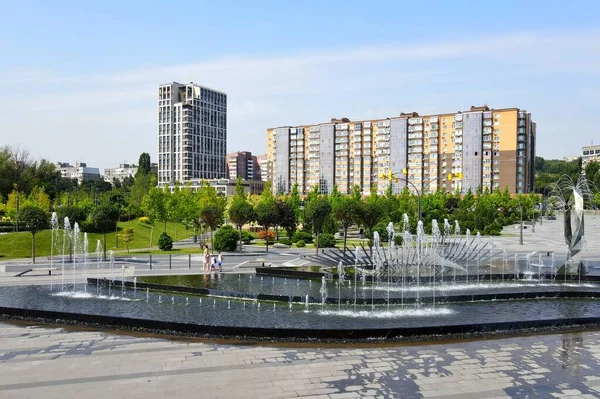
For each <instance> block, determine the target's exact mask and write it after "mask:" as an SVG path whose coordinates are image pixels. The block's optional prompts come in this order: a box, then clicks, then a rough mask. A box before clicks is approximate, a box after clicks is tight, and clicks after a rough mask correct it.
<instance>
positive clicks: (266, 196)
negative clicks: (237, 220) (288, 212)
mask: <svg viewBox="0 0 600 399" xmlns="http://www.w3.org/2000/svg"><path fill="white" fill-rule="evenodd" d="M255 213H256V222H257V223H258V224H259V225H260V226H261V227H262V228H263V229H264V231H265V237H267V234H269V229H270V228H271V227H272V226H274V225H275V224H276V223H277V204H276V202H275V197H273V192H272V189H271V183H270V182H267V183H265V187H264V189H263V192H262V194H261V196H260V200H259V201H258V203H257V204H256V207H255ZM265 243H266V247H267V253H269V242H268V240H265Z"/></svg>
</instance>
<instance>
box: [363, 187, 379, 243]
mask: <svg viewBox="0 0 600 399" xmlns="http://www.w3.org/2000/svg"><path fill="white" fill-rule="evenodd" d="M383 214H384V209H383V203H382V201H380V200H379V196H378V195H377V190H376V189H375V187H373V188H372V189H371V195H370V196H369V197H367V198H366V199H365V200H364V201H363V202H362V203H361V207H360V211H359V220H360V222H361V223H362V225H363V226H364V228H365V230H366V233H367V237H369V239H373V229H374V228H375V226H376V225H377V223H379V221H380V220H381V218H382V217H383Z"/></svg>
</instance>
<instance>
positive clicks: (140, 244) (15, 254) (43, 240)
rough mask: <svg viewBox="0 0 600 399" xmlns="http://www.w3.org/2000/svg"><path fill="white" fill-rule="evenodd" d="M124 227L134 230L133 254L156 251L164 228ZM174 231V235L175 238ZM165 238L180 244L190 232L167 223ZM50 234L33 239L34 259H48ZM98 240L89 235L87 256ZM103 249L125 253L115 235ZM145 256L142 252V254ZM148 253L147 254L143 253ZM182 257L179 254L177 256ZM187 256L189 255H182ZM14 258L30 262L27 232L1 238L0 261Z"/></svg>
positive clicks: (58, 246) (136, 224) (45, 232)
mask: <svg viewBox="0 0 600 399" xmlns="http://www.w3.org/2000/svg"><path fill="white" fill-rule="evenodd" d="M125 227H130V228H132V229H133V231H134V233H133V238H134V240H133V241H132V242H130V243H129V248H130V249H131V250H132V252H133V251H134V250H135V249H146V248H151V247H152V248H155V249H158V248H157V247H156V246H157V241H158V237H159V236H160V233H162V232H163V230H164V224H162V223H160V224H156V225H155V226H154V231H153V232H152V226H151V225H148V224H145V223H141V222H139V221H137V220H132V221H129V222H119V229H123V228H125ZM175 231H177V234H175ZM151 232H152V242H150V235H151ZM62 233H63V232H62V230H60V231H59V232H58V243H56V250H55V251H54V253H55V254H56V253H62ZM167 234H169V235H170V236H171V237H173V239H174V240H181V239H183V238H188V237H191V236H192V235H193V231H191V230H188V231H187V232H186V231H185V229H184V227H183V225H182V224H181V223H167ZM50 236H51V231H50V230H43V231H40V232H39V233H37V234H36V235H35V244H36V245H35V254H36V257H46V256H49V255H50V245H51V244H50ZM97 240H100V242H101V243H102V242H103V235H102V234H96V233H90V234H88V242H89V246H88V252H90V253H93V252H94V251H95V250H96V241H97ZM106 246H107V250H113V251H115V252H117V251H119V252H125V253H126V252H127V250H126V248H125V244H124V243H123V242H122V241H120V240H119V246H118V248H117V247H116V241H115V232H114V231H113V232H111V233H108V234H107V235H106ZM159 252H160V253H163V254H165V253H169V252H161V251H159ZM196 252H200V249H199V248H198V249H195V252H192V253H196ZM142 253H144V252H142ZM145 253H150V252H145ZM172 253H177V251H173V252H172ZM179 253H181V252H179ZM185 253H188V252H185ZM15 258H31V233H29V232H19V233H7V234H0V259H15Z"/></svg>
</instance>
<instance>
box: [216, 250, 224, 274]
mask: <svg viewBox="0 0 600 399" xmlns="http://www.w3.org/2000/svg"><path fill="white" fill-rule="evenodd" d="M217 267H218V268H219V272H222V271H223V255H222V254H221V251H219V255H217Z"/></svg>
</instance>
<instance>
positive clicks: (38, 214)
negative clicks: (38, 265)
mask: <svg viewBox="0 0 600 399" xmlns="http://www.w3.org/2000/svg"><path fill="white" fill-rule="evenodd" d="M19 219H20V220H21V223H23V225H24V226H26V227H27V229H28V230H29V232H30V233H31V258H32V261H33V263H35V234H36V233H37V232H38V231H40V230H43V229H47V228H48V221H49V220H50V218H49V216H48V212H46V211H45V210H43V209H42V208H39V207H36V206H32V205H26V206H24V207H23V208H22V209H21V210H20V211H19Z"/></svg>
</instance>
